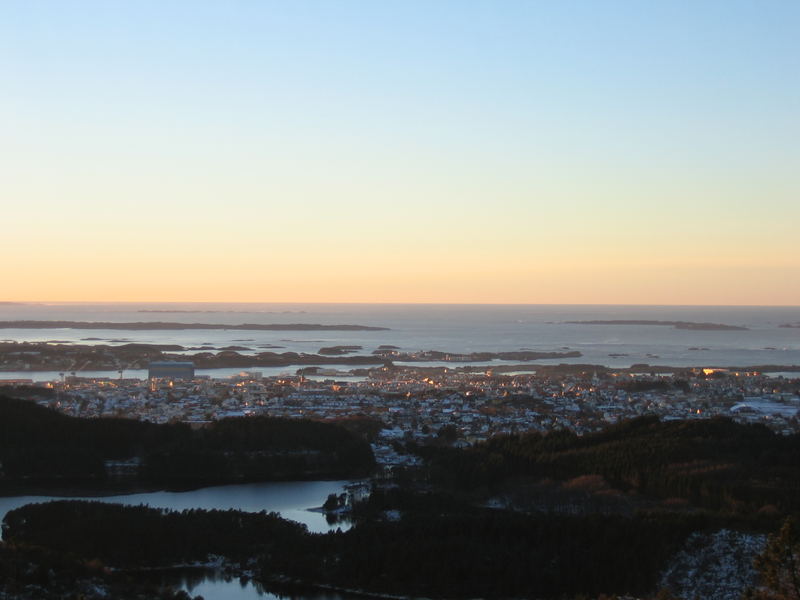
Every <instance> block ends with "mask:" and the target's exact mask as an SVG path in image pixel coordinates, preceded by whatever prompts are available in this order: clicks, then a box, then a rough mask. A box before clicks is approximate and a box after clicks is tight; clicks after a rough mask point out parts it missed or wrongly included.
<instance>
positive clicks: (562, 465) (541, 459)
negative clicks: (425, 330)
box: [419, 416, 800, 514]
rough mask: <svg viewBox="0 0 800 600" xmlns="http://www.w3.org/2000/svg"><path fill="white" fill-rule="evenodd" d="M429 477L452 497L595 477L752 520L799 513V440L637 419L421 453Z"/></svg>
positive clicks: (700, 423)
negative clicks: (513, 484) (522, 483)
mask: <svg viewBox="0 0 800 600" xmlns="http://www.w3.org/2000/svg"><path fill="white" fill-rule="evenodd" d="M419 452H420V453H421V454H423V455H425V456H426V457H427V458H428V459H429V461H430V464H431V470H432V476H433V478H434V479H435V480H436V481H438V482H440V483H443V484H445V485H448V486H452V487H455V488H460V489H478V488H481V487H483V488H486V487H488V488H492V487H495V486H499V485H502V484H504V482H509V481H511V480H514V479H515V478H516V479H519V478H527V479H529V480H545V479H547V480H556V481H562V482H563V481H567V480H570V479H573V478H578V477H581V476H597V477H598V478H602V479H603V480H604V484H606V485H608V486H610V487H611V488H613V489H615V490H617V491H619V492H622V493H635V494H644V495H649V496H652V497H655V498H662V499H666V498H673V499H681V500H684V501H687V502H688V503H690V504H691V505H693V506H696V507H702V508H707V509H711V510H723V511H729V512H733V513H737V514H752V513H753V512H757V511H759V510H762V511H771V512H775V511H776V510H777V511H780V512H793V511H797V510H800V436H798V435H791V436H783V435H780V434H776V433H773V432H771V431H770V430H769V429H767V428H766V427H764V426H761V425H742V424H737V423H734V422H732V421H730V420H727V419H704V420H691V421H667V422H660V421H659V420H658V418H657V417H654V416H653V417H649V416H648V417H640V418H637V419H633V420H631V421H626V422H623V423H620V424H619V425H616V426H612V427H609V428H607V429H605V430H603V431H601V432H598V433H595V434H589V435H585V436H576V435H575V434H573V433H571V432H568V431H556V432H551V433H547V434H538V433H530V434H523V435H510V436H498V437H495V438H492V439H490V440H488V441H487V442H485V443H483V444H480V445H478V446H476V447H474V448H470V449H467V450H463V451H454V450H450V449H441V448H439V449H436V448H420V449H419Z"/></svg>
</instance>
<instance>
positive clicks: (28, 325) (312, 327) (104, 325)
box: [0, 321, 389, 331]
mask: <svg viewBox="0 0 800 600" xmlns="http://www.w3.org/2000/svg"><path fill="white" fill-rule="evenodd" d="M0 329H118V330H136V331H164V330H175V331H180V330H184V329H237V330H241V331H389V328H388V327H371V326H368V325H320V324H319V323H269V324H260V323H242V324H240V325H226V324H224V323H171V322H166V321H138V322H134V323H113V322H106V321H0Z"/></svg>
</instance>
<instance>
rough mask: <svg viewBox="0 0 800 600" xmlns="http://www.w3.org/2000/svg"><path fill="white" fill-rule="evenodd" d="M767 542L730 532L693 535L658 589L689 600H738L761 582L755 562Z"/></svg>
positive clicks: (673, 562) (720, 531)
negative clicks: (748, 589) (696, 599)
mask: <svg viewBox="0 0 800 600" xmlns="http://www.w3.org/2000/svg"><path fill="white" fill-rule="evenodd" d="M766 539H767V538H766V536H764V535H759V534H752V533H743V532H740V531H732V530H730V529H720V530H719V531H717V532H715V533H703V532H696V533H693V534H692V535H690V536H689V538H688V539H687V540H686V544H685V545H684V547H683V549H682V550H680V551H679V552H678V553H677V554H676V555H675V556H673V557H672V560H671V561H670V563H669V566H668V567H667V568H666V570H665V571H664V573H663V574H662V575H661V580H660V582H659V588H667V589H669V590H670V591H671V592H672V593H673V594H674V595H676V596H678V597H679V598H686V599H687V600H692V599H694V598H702V599H703V600H739V598H741V595H742V592H744V590H745V588H747V587H748V586H755V585H756V584H757V583H758V573H757V571H756V570H755V567H754V566H753V560H754V559H755V557H756V556H758V555H759V554H761V552H763V550H764V546H765V544H766Z"/></svg>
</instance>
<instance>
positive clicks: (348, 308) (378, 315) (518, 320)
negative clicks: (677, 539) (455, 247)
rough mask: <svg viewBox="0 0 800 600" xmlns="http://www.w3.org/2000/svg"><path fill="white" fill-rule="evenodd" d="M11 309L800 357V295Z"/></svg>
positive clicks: (469, 343)
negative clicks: (678, 324)
mask: <svg viewBox="0 0 800 600" xmlns="http://www.w3.org/2000/svg"><path fill="white" fill-rule="evenodd" d="M0 320H3V321H6V320H63V321H103V322H134V321H169V322H181V323H208V324H216V323H222V324H230V325H235V324H242V323H258V324H270V323H284V324H285V323H313V324H323V325H334V324H353V325H367V326H377V327H386V328H388V330H386V331H243V330H224V329H223V330H204V329H192V330H184V331H163V330H136V331H127V330H125V331H121V330H111V329H109V330H97V329H91V330H81V329H0V340H13V341H58V342H62V343H75V344H78V343H80V344H112V345H116V344H124V343H130V342H137V343H149V344H179V345H182V346H185V347H197V346H201V345H203V344H208V345H211V346H213V347H215V348H222V347H225V346H241V347H244V348H248V350H243V351H242V353H243V354H247V353H256V352H263V351H266V350H269V351H274V352H288V351H293V352H306V353H315V352H317V351H318V350H319V349H320V348H321V347H324V346H333V345H352V346H361V347H362V350H359V351H358V352H356V353H355V354H369V353H371V352H372V351H373V350H375V349H377V348H378V347H379V346H381V345H392V346H397V347H398V348H400V349H401V350H402V351H408V352H415V351H420V350H438V351H443V352H454V353H467V352H501V351H514V350H533V351H542V352H551V351H552V352H567V351H578V352H580V353H581V355H582V356H581V357H579V358H569V359H564V358H559V359H548V360H540V361H535V362H534V363H531V364H553V363H556V364H557V363H588V364H597V365H605V366H609V367H629V366H631V365H633V364H643V363H644V364H649V365H653V366H674V367H689V366H722V367H725V366H737V367H744V366H753V365H800V328H786V327H781V325H785V324H800V307H797V306H795V307H739V306H737V307H730V306H608V305H603V306H589V305H444V304H411V305H409V304H219V303H202V304H198V303H149V304H133V303H97V304H89V303H25V304H11V303H6V304H0ZM590 320H602V321H610V320H647V321H684V322H695V323H717V324H723V325H731V326H738V327H746V328H747V329H744V330H705V329H702V330H692V329H676V328H674V327H672V326H663V325H620V324H574V323H569V321H590ZM496 362H498V363H499V362H500V361H496ZM512 362H514V363H519V361H512ZM426 364H435V363H426ZM481 364H486V361H483V362H482V363H481ZM284 370H285V369H284ZM0 377H3V375H2V374H0Z"/></svg>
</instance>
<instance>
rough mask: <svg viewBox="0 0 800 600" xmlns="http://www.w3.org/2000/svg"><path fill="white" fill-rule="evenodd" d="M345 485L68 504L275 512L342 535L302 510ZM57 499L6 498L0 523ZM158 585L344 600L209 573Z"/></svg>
mask: <svg viewBox="0 0 800 600" xmlns="http://www.w3.org/2000/svg"><path fill="white" fill-rule="evenodd" d="M347 483H349V482H348V481H282V482H268V483H248V484H242V485H222V486H214V487H207V488H201V489H198V490H191V491H186V492H165V491H159V492H148V493H140V494H122V495H114V496H99V497H82V498H76V497H70V498H71V499H85V500H100V501H103V502H116V503H121V504H132V505H138V504H146V505H148V506H151V507H153V508H167V509H171V510H184V509H189V508H203V509H209V510H210V509H219V510H227V509H237V510H244V511H248V512H260V511H262V510H266V511H269V512H272V511H275V512H278V513H280V515H281V516H282V517H284V518H286V519H291V520H293V521H297V522H299V523H303V524H304V525H305V526H306V527H307V528H308V530H309V531H312V532H317V533H324V532H326V531H330V530H335V529H337V528H341V529H343V530H344V529H347V527H348V525H347V524H346V523H339V524H335V525H330V524H328V522H327V520H326V519H325V515H324V514H322V513H319V512H312V511H310V510H308V509H310V508H316V507H319V506H321V505H322V503H323V502H325V500H326V498H327V497H328V494H340V493H342V492H343V491H344V486H345V485H346V484H347ZM63 499H65V498H64V497H57V496H7V497H0V520H2V519H3V518H4V517H5V515H6V513H7V512H8V511H10V510H13V509H15V508H18V507H20V506H23V505H25V504H30V503H32V502H48V501H50V500H63ZM159 577H160V578H161V581H162V582H163V583H168V584H170V585H173V586H175V587H179V588H181V589H185V590H186V591H187V592H189V593H190V594H191V595H192V596H193V597H194V596H198V595H200V596H203V598H205V600H257V599H259V600H271V599H277V598H288V597H291V598H295V599H297V600H344V599H345V598H346V596H342V595H340V594H334V593H316V592H308V591H303V592H302V593H298V594H292V595H291V596H282V595H275V594H272V593H269V592H266V591H265V590H264V589H263V588H262V587H261V586H260V585H259V584H257V583H256V582H253V581H244V580H242V581H240V580H239V578H238V577H229V576H225V575H224V574H222V573H220V572H217V571H213V570H180V571H170V572H167V573H164V574H162V575H160V576H159Z"/></svg>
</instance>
